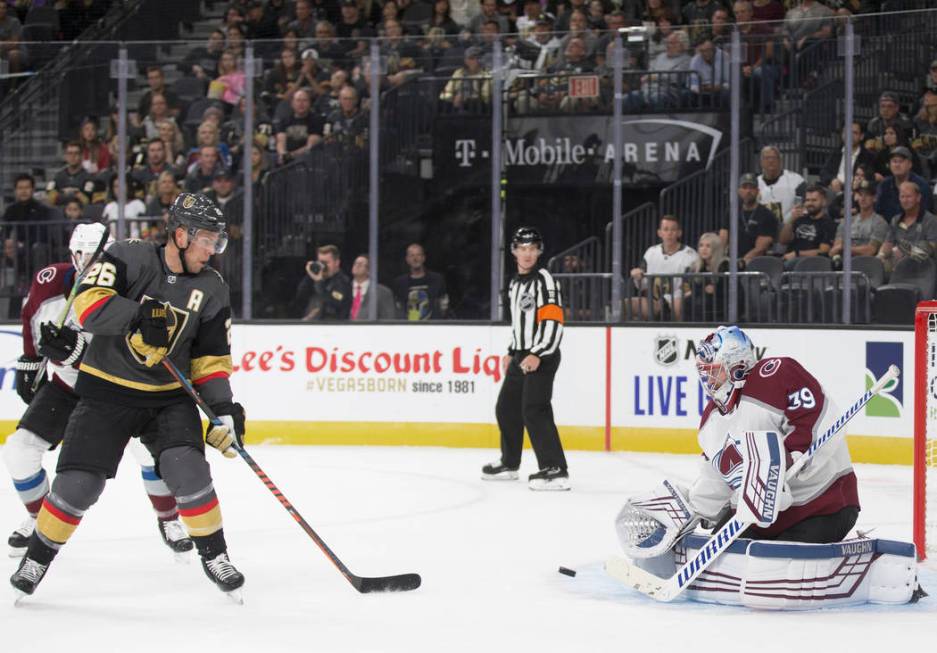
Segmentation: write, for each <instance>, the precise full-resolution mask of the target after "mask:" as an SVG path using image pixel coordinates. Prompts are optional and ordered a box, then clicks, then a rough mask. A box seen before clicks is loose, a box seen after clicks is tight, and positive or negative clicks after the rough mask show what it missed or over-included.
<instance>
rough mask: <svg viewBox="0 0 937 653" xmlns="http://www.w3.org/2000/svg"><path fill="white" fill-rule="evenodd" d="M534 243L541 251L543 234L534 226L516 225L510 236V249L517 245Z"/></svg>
mask: <svg viewBox="0 0 937 653" xmlns="http://www.w3.org/2000/svg"><path fill="white" fill-rule="evenodd" d="M531 243H532V244H535V245H537V246H538V247H539V248H540V251H543V236H541V235H540V231H538V230H537V229H535V228H534V227H518V228H517V229H515V230H514V235H513V236H511V249H514V248H515V247H517V246H518V245H527V244H531Z"/></svg>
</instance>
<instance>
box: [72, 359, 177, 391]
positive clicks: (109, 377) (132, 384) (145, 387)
mask: <svg viewBox="0 0 937 653" xmlns="http://www.w3.org/2000/svg"><path fill="white" fill-rule="evenodd" d="M79 369H80V370H81V371H82V372H87V373H88V374H90V375H92V376H96V377H98V378H99V379H104V380H105V381H110V382H111V383H114V384H116V385H120V386H123V387H125V388H133V389H134V390H142V391H144V392H165V391H167V390H175V389H176V388H180V387H182V386H180V385H179V383H178V382H176V381H173V382H172V383H164V384H162V385H154V384H152V383H140V382H139V381H131V380H130V379H124V378H121V377H119V376H114V375H113V374H108V373H107V372H105V371H103V370H99V369H98V368H96V367H91V366H90V365H88V364H87V363H82V364H81V365H80V366H79Z"/></svg>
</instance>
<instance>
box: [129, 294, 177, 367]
mask: <svg viewBox="0 0 937 653" xmlns="http://www.w3.org/2000/svg"><path fill="white" fill-rule="evenodd" d="M168 316H169V308H168V306H167V305H166V304H164V303H163V302H159V301H157V300H155V299H148V300H146V301H145V302H143V303H142V304H140V308H139V310H138V311H137V317H136V319H135V320H134V321H133V322H132V323H131V324H130V332H131V334H132V335H131V336H130V346H131V347H133V349H134V350H135V351H136V352H137V353H138V354H140V356H142V357H143V359H144V365H146V366H147V367H153V366H154V365H158V364H159V363H160V361H162V360H163V358H165V356H166V353H167V352H168V351H169V320H168Z"/></svg>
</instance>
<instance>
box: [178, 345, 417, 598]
mask: <svg viewBox="0 0 937 653" xmlns="http://www.w3.org/2000/svg"><path fill="white" fill-rule="evenodd" d="M163 365H164V366H165V367H166V369H167V370H169V373H170V374H172V376H173V378H174V379H176V381H178V382H179V383H180V384H181V385H182V387H183V389H184V390H185V391H186V392H187V393H188V394H189V396H190V397H192V399H193V400H194V401H195V403H196V405H197V406H198V407H199V408H201V409H202V412H203V413H205V417H207V418H208V421H210V422H211V423H212V424H214V425H215V426H220V425H221V424H222V422H221V420H220V419H218V416H217V415H215V413H214V412H213V411H212V409H211V408H209V407H208V404H206V403H205V400H204V399H202V397H201V396H200V395H199V394H198V392H197V391H196V390H195V388H194V387H193V386H192V384H191V383H190V382H189V380H188V379H187V378H185V377H184V376H183V375H182V372H180V371H179V368H178V367H176V365H175V364H174V363H173V362H172V361H171V360H169V359H168V358H164V359H163ZM232 446H233V447H234V450H235V451H237V452H238V454H240V456H241V458H243V459H244V462H246V463H247V465H248V467H250V468H251V470H252V471H253V472H254V473H255V474H256V475H257V478H259V479H260V480H261V481H262V482H263V484H264V485H266V486H267V489H268V490H270V492H272V493H273V496H275V497H276V498H277V501H279V502H280V505H281V506H283V508H284V509H285V510H286V512H288V513H289V514H290V517H292V518H293V519H294V520H296V523H297V524H299V526H300V527H301V528H302V529H303V530H304V531H306V535H308V536H309V537H311V538H312V541H313V542H315V543H316V545H317V546H318V547H319V548H320V549H321V550H322V553H324V554H325V557H327V558H328V559H329V560H330V561H331V563H332V564H333V565H335V567H336V568H337V569H338V570H339V571H340V572H341V573H342V576H344V577H345V578H346V579H347V580H348V582H349V583H351V585H352V587H354V588H355V589H356V590H358V591H359V592H361V593H362V594H368V593H370V592H406V591H409V590H415V589H416V588H418V587H419V586H420V583H421V582H422V579H421V578H420V575H419V574H398V575H396V576H372V577H366V576H358V575H356V574H353V573H352V572H351V570H350V569H348V567H346V566H345V563H343V562H342V561H341V560H339V558H338V556H337V555H335V553H334V552H333V551H332V549H330V548H329V545H328V544H326V543H325V542H324V541H323V540H322V538H321V537H319V535H318V533H316V532H315V531H314V530H313V529H312V526H310V525H309V524H308V523H307V522H306V520H305V519H303V516H302V515H300V514H299V511H298V510H296V508H294V507H293V504H292V503H290V500H289V499H287V498H286V497H285V496H284V495H283V493H282V492H280V488H278V487H277V486H276V485H275V484H274V483H273V481H271V480H270V477H269V476H267V474H266V472H264V470H262V469H261V468H260V465H258V464H257V463H256V461H254V458H253V457H252V456H251V455H250V454H249V453H247V451H245V450H244V447H241V446H240V445H238V443H237V441H235V442H234V444H233V445H232Z"/></svg>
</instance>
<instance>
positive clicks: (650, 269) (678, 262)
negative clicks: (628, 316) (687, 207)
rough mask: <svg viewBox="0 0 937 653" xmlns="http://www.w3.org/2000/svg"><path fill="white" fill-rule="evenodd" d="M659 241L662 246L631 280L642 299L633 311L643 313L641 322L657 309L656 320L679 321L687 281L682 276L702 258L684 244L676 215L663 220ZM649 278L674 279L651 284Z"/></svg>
mask: <svg viewBox="0 0 937 653" xmlns="http://www.w3.org/2000/svg"><path fill="white" fill-rule="evenodd" d="M657 237H658V238H660V241H661V242H660V243H658V244H657V245H652V246H651V247H648V248H647V251H646V252H644V258H643V259H642V261H641V265H640V266H639V267H636V268H634V269H632V270H631V278H632V279H633V280H634V282H635V284H636V286H637V288H638V292H639V295H640V296H639V297H632V298H631V311H632V314H635V313H638V312H640V315H641V319H642V320H647V319H649V318H650V315H651V307H652V306H653V316H654V317H655V318H658V317H660V316H661V314H666V313H667V312H670V313H671V314H672V316H673V318H674V319H676V320H679V319H680V317H681V313H682V304H683V280H682V279H681V278H680V276H679V275H680V274H682V273H684V272H688V271H690V270H691V269H692V268H693V266H694V265H695V264H696V262H697V261H698V260H699V255H698V254H697V253H696V250H694V249H693V248H692V247H690V246H688V245H684V244H683V243H681V242H680V239H681V238H682V237H683V229H682V228H681V227H680V220H679V219H678V218H677V217H676V216H674V215H664V216H662V217H661V219H660V225H659V226H658V228H657ZM646 274H652V275H657V274H666V275H674V276H670V277H655V278H654V280H653V283H648V281H649V280H648V279H645V278H644V275H646ZM651 300H653V305H652V303H651Z"/></svg>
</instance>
